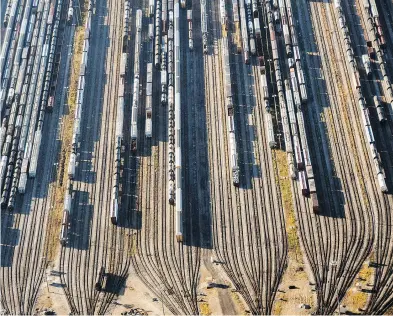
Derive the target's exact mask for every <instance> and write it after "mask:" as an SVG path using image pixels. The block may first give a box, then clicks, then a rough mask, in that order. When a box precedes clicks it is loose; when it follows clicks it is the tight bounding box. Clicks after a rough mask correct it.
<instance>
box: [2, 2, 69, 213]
mask: <svg viewBox="0 0 393 316" xmlns="http://www.w3.org/2000/svg"><path fill="white" fill-rule="evenodd" d="M19 2H20V1H13V2H9V3H8V5H7V12H6V16H5V20H4V25H6V27H7V29H6V32H5V36H4V41H3V45H2V51H1V55H0V75H1V92H0V103H1V117H2V122H1V123H2V125H1V142H0V143H1V166H0V169H1V171H0V175H1V207H2V209H8V210H10V211H12V210H13V209H14V207H15V203H16V197H17V193H18V192H19V193H20V194H23V193H24V192H25V189H26V183H27V177H28V175H29V176H30V177H33V178H34V177H35V175H36V171H37V165H38V157H39V148H40V145H41V139H42V137H44V135H42V132H43V131H42V128H43V123H44V119H45V109H46V108H47V104H48V103H49V102H50V100H51V98H50V97H49V90H50V88H51V78H52V75H54V72H55V70H56V69H54V59H55V53H56V51H57V50H58V43H57V42H58V37H59V32H58V31H59V25H60V21H61V15H62V12H63V1H62V0H57V1H51V2H50V1H47V2H39V1H38V0H31V1H26V3H25V5H22V3H19ZM19 4H20V5H19ZM52 85H53V83H52Z"/></svg>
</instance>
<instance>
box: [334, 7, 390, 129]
mask: <svg viewBox="0 0 393 316" xmlns="http://www.w3.org/2000/svg"><path fill="white" fill-rule="evenodd" d="M338 4H339V3H338ZM363 6H364V8H365V11H366V13H367V16H366V19H367V30H366V31H367V32H366V33H365V36H367V37H371V38H370V39H371V41H368V42H367V47H368V55H369V57H370V58H372V59H375V61H376V62H377V63H378V64H379V68H380V71H381V75H382V78H383V84H382V86H383V88H384V94H385V98H386V102H387V103H388V110H389V111H388V112H389V114H390V116H392V117H393V88H392V85H391V82H390V79H389V77H388V74H387V69H386V60H385V59H386V57H385V52H384V48H386V46H385V40H384V38H383V34H382V28H381V26H380V23H379V14H378V9H377V7H376V5H375V1H374V0H363ZM376 101H377V100H374V102H375V103H376V105H378V107H377V112H378V119H379V121H380V122H384V121H385V120H386V118H385V117H384V116H385V113H384V111H383V106H382V104H381V103H380V102H376ZM378 101H380V100H378Z"/></svg>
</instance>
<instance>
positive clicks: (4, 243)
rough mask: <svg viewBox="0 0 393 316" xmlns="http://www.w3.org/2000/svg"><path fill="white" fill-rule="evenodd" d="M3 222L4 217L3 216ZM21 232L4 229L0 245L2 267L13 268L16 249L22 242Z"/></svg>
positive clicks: (13, 229) (8, 228)
mask: <svg viewBox="0 0 393 316" xmlns="http://www.w3.org/2000/svg"><path fill="white" fill-rule="evenodd" d="M2 221H3V216H2ZM20 234H21V232H20V230H19V229H16V228H12V227H9V226H7V227H2V230H1V245H0V258H1V260H0V267H11V266H12V262H13V259H14V252H15V247H16V246H17V245H18V244H19V241H20Z"/></svg>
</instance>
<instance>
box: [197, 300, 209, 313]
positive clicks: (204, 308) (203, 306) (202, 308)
mask: <svg viewBox="0 0 393 316" xmlns="http://www.w3.org/2000/svg"><path fill="white" fill-rule="evenodd" d="M199 312H200V313H201V315H211V314H212V312H211V311H210V307H209V304H208V303H205V302H203V303H201V304H200V305H199Z"/></svg>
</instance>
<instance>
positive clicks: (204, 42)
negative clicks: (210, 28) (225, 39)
mask: <svg viewBox="0 0 393 316" xmlns="http://www.w3.org/2000/svg"><path fill="white" fill-rule="evenodd" d="M206 11H207V8H206V0H201V28H202V45H203V53H204V54H207V53H208V52H209V50H208V46H207V42H208V39H207V36H208V33H207V12H206Z"/></svg>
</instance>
